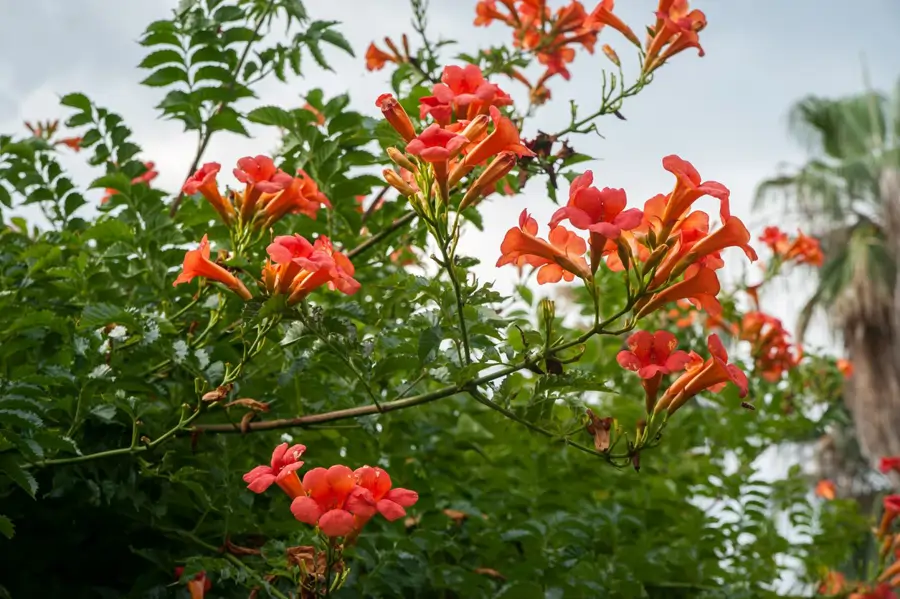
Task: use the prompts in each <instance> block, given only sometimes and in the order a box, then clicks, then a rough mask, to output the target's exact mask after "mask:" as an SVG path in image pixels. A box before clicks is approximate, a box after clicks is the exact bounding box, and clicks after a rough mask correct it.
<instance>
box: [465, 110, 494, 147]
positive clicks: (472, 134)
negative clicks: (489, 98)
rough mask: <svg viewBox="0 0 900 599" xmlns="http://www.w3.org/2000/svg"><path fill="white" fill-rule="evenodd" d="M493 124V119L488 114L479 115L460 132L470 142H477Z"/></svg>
mask: <svg viewBox="0 0 900 599" xmlns="http://www.w3.org/2000/svg"><path fill="white" fill-rule="evenodd" d="M490 124H491V117H489V116H488V115H486V114H479V115H478V116H476V117H475V118H474V119H472V120H471V121H469V124H468V125H466V128H465V129H463V130H462V131H460V133H459V134H460V135H462V136H464V137H465V138H466V139H468V140H469V141H475V140H476V139H478V138H479V137H481V135H482V134H483V133H484V132H485V131H487V128H488V125H490Z"/></svg>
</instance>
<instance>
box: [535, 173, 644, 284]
mask: <svg viewBox="0 0 900 599" xmlns="http://www.w3.org/2000/svg"><path fill="white" fill-rule="evenodd" d="M593 182H594V173H593V172H592V171H585V172H584V173H583V174H582V175H580V176H578V177H576V178H575V179H574V180H573V181H572V184H571V185H570V186H569V203H568V204H566V205H565V206H564V207H562V208H560V209H559V210H557V211H556V212H555V213H554V214H553V217H552V218H551V219H550V226H551V227H555V226H556V225H558V224H559V223H560V221H562V220H564V219H568V220H569V222H570V223H572V226H573V227H575V228H576V229H586V230H588V231H590V232H591V270H592V271H594V272H596V271H597V267H598V266H599V264H600V256H601V254H602V252H603V249H604V246H605V245H606V240H607V239H618V238H619V235H621V233H622V231H627V230H630V229H634V228H635V227H637V226H638V225H640V224H641V217H642V214H641V211H640V210H638V209H637V208H631V209H630V210H625V205H626V203H627V199H626V196H625V190H624V189H612V188H610V187H605V188H603V189H602V190H599V189H597V188H596V187H593V186H592V185H591V183H593Z"/></svg>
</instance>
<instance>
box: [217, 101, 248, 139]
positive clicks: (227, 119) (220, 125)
mask: <svg viewBox="0 0 900 599" xmlns="http://www.w3.org/2000/svg"><path fill="white" fill-rule="evenodd" d="M207 126H208V127H209V130H210V131H231V132H233V133H238V134H240V135H243V136H244V137H250V134H249V133H248V132H247V129H245V128H244V124H243V123H241V115H240V114H238V113H237V112H236V111H235V110H234V109H232V108H229V107H227V106H225V107H223V108H222V109H221V110H219V112H217V113H216V114H214V115H213V116H212V118H210V119H209V121H207Z"/></svg>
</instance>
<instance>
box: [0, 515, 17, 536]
mask: <svg viewBox="0 0 900 599" xmlns="http://www.w3.org/2000/svg"><path fill="white" fill-rule="evenodd" d="M0 534H2V535H3V536H4V537H6V538H7V539H11V538H13V536H14V535H15V534H16V527H15V525H14V524H13V523H12V520H10V519H9V518H7V517H6V516H4V515H2V514H0Z"/></svg>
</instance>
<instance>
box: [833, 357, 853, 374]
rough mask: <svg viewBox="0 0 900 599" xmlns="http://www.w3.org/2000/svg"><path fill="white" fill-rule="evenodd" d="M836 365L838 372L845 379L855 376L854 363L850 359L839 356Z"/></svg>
mask: <svg viewBox="0 0 900 599" xmlns="http://www.w3.org/2000/svg"><path fill="white" fill-rule="evenodd" d="M835 365H836V366H837V369H838V372H840V373H841V375H842V376H843V377H844V378H845V379H848V378H850V377H851V376H853V363H852V362H850V360H845V359H844V358H838V359H837V362H835Z"/></svg>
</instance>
